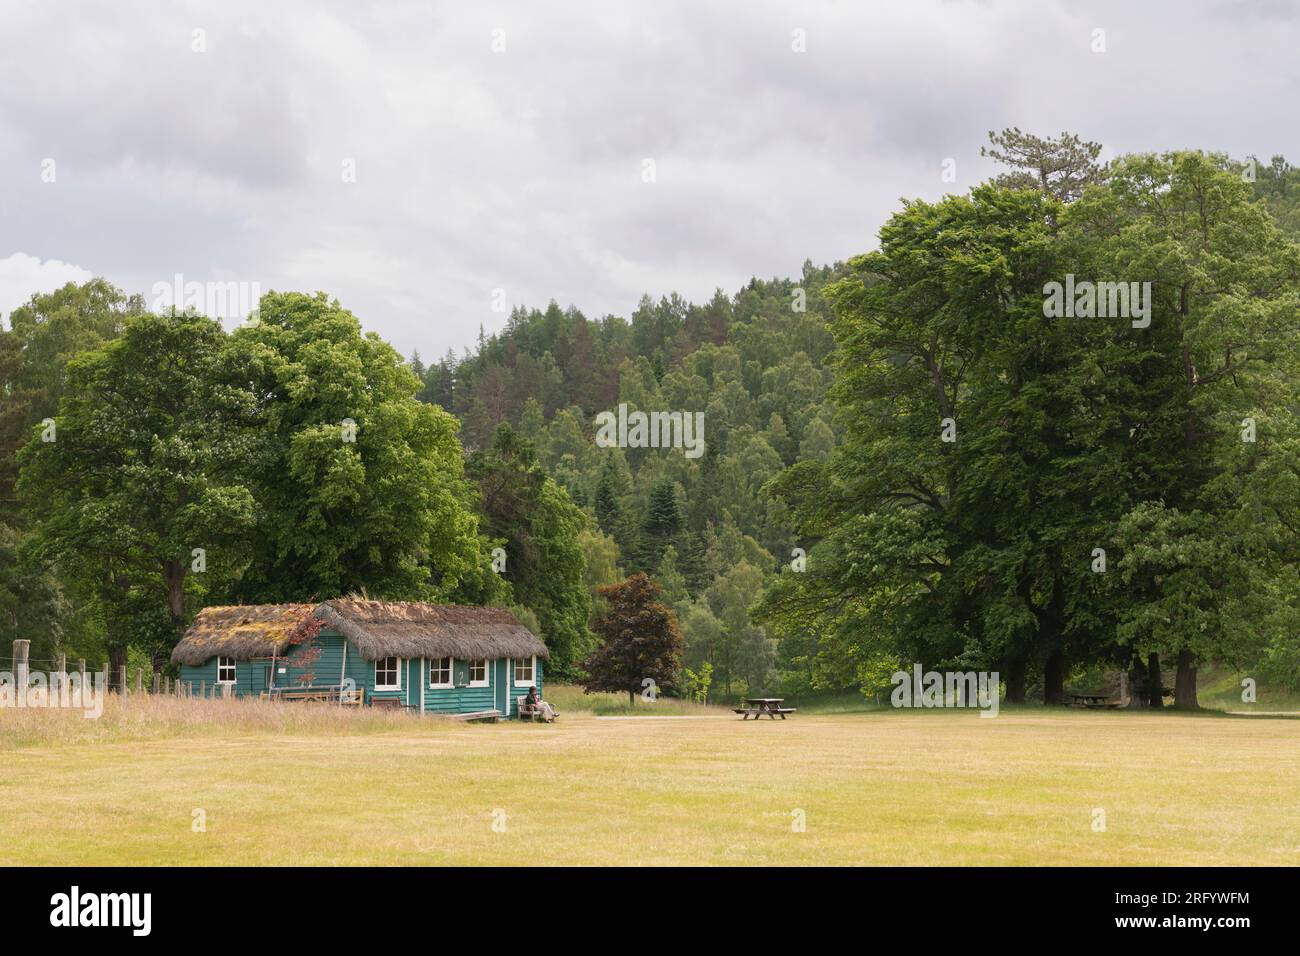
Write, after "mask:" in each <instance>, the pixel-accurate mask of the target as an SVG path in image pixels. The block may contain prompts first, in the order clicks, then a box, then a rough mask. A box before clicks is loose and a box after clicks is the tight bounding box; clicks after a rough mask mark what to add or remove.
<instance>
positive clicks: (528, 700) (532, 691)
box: [524, 687, 555, 724]
mask: <svg viewBox="0 0 1300 956" xmlns="http://www.w3.org/2000/svg"><path fill="white" fill-rule="evenodd" d="M524 704H525V705H527V707H528V710H529V712H530V713H534V714H540V715H541V717H542V719H543V720H545V721H546V722H547V723H548V724H550V723H554V722H555V708H554V707H552V706H551V705H550V704H548V703H547V702H546V701H544V700H542V699H541V698H540V697H538V696H537V688H536V687H530V688H528V696H527V697H525V698H524Z"/></svg>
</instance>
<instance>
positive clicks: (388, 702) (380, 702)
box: [370, 697, 406, 710]
mask: <svg viewBox="0 0 1300 956" xmlns="http://www.w3.org/2000/svg"><path fill="white" fill-rule="evenodd" d="M370 706H371V707H379V708H388V709H389V710H403V709H405V707H406V704H405V703H403V702H402V699H401V698H400V697H371V698H370Z"/></svg>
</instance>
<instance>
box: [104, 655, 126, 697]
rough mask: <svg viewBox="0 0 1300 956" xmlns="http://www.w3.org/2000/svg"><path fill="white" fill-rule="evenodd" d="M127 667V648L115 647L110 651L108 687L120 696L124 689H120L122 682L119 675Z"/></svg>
mask: <svg viewBox="0 0 1300 956" xmlns="http://www.w3.org/2000/svg"><path fill="white" fill-rule="evenodd" d="M125 666H126V648H125V647H118V646H116V645H115V646H113V647H110V648H109V649H108V685H109V687H112V688H114V689H115V690H116V691H117V692H118V693H119V694H120V693H122V691H123V690H124V688H122V687H119V686H118V684H120V683H121V680H120V678H119V676H118V675H120V674H121V673H122V668H123V667H125Z"/></svg>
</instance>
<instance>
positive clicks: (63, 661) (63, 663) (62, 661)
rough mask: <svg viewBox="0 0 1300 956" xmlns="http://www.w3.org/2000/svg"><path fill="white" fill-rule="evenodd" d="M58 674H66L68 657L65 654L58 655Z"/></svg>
mask: <svg viewBox="0 0 1300 956" xmlns="http://www.w3.org/2000/svg"><path fill="white" fill-rule="evenodd" d="M59 673H60V674H67V673H68V655H67V654H66V653H64V654H60V655H59Z"/></svg>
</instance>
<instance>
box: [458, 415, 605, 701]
mask: <svg viewBox="0 0 1300 956" xmlns="http://www.w3.org/2000/svg"><path fill="white" fill-rule="evenodd" d="M466 472H467V474H468V475H469V477H470V478H471V479H472V480H473V481H475V482H476V483H477V484H478V487H479V491H480V494H481V500H482V504H481V508H482V512H483V515H484V519H485V520H484V531H485V532H486V533H487V535H488V536H489V537H490V538H492V540H493V541H497V542H501V543H502V544H503V546H504V549H505V554H506V566H505V573H504V577H505V579H506V580H507V581H508V582H509V583H510V585H511V588H512V590H513V593H514V597H515V600H516V601H517V602H519V603H521V604H523V605H524V606H526V607H529V608H531V609H532V610H533V611H534V612H535V613H536V614H537V620H538V623H539V625H540V627H541V631H540V633H539V636H540V637H541V638H542V639H543V640H544V641H545V642H546V645H547V647H548V648H549V649H550V651H551V660H550V664H549V665H548V669H549V670H550V672H551V673H553V674H554V675H556V677H557V678H558V679H560V680H571V679H573V678H574V677H575V676H576V675H577V666H578V664H579V662H581V661H582V659H583V658H585V657H586V656H587V654H588V653H589V652H590V650H591V648H592V644H593V640H592V637H591V633H590V631H588V629H587V619H588V618H589V617H590V615H591V593H590V591H589V590H588V583H587V579H586V552H585V550H584V547H583V542H582V540H581V539H580V536H581V535H582V534H583V533H585V532H588V531H589V530H590V528H589V519H588V517H587V515H586V514H585V513H584V512H583V511H582V510H581V509H580V508H578V507H577V506H576V505H574V504H573V502H572V501H571V500H570V499H569V496H568V494H567V493H566V492H565V491H564V489H563V488H561V487H560V486H559V485H557V484H556V483H555V482H554V481H553V480H552V479H551V478H549V477H547V476H546V474H545V473H544V472H543V471H542V469H541V467H540V466H539V465H538V464H537V461H536V458H535V456H534V454H533V449H532V446H531V445H530V444H529V443H528V441H527V440H525V439H523V438H522V437H520V436H519V435H518V434H516V433H515V431H514V429H512V428H511V427H510V426H509V425H508V424H502V425H499V426H498V427H497V432H496V437H495V439H494V441H493V443H492V447H491V448H489V449H486V450H484V451H480V452H475V453H474V454H473V455H471V456H470V458H469V461H468V463H467V466H466Z"/></svg>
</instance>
